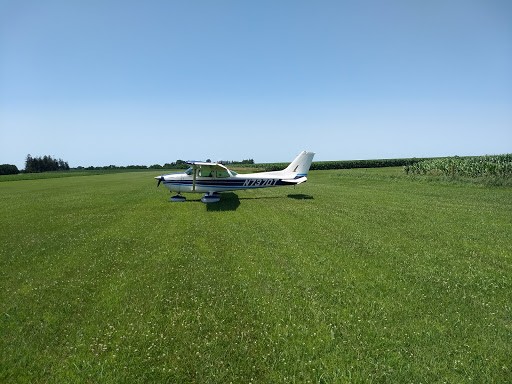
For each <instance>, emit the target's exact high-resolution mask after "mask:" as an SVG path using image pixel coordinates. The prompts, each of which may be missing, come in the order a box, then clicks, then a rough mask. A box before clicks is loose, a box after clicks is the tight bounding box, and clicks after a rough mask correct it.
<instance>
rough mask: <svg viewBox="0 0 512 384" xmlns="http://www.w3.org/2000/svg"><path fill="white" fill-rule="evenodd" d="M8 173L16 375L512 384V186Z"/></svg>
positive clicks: (7, 341) (6, 292)
mask: <svg viewBox="0 0 512 384" xmlns="http://www.w3.org/2000/svg"><path fill="white" fill-rule="evenodd" d="M157 175H158V171H156V172H155V171H153V172H151V171H144V172H130V173H117V174H105V175H90V176H83V175H80V176H75V177H65V178H49V179H39V180H19V181H3V182H0V382H3V383H4V382H5V383H10V382H30V383H73V382H76V383H78V382H80V383H82V382H87V383H89V382H90V383H112V382H126V383H146V382H158V383H193V382H197V383H208V382H211V383H229V382H233V383H239V382H245V383H250V382H253V383H291V382H312V383H344V382H351V383H352V382H353V383H358V382H386V383H402V382H404V383H405V382H407V383H409V382H411V383H412V382H414V383H435V382H449V383H454V382H461V383H462V382H464V383H468V382H475V383H480V382H493V383H500V382H502V383H505V382H510V381H511V380H512V189H511V188H505V187H489V186H482V185H477V184H471V183H463V182H461V183H451V182H444V181H439V180H437V181H432V180H429V179H423V178H418V177H411V176H406V175H405V174H403V171H402V170H401V169H399V168H386V169H359V170H333V171H313V172H310V174H309V181H308V182H307V183H305V184H302V185H300V186H298V187H296V188H293V187H283V188H271V189H261V190H253V191H242V192H237V193H236V194H235V193H225V194H224V195H223V199H222V200H221V202H220V203H218V204H212V205H208V206H206V205H204V204H203V203H201V202H200V201H199V199H200V197H201V195H199V194H197V195H192V194H189V195H187V198H188V201H187V202H185V203H170V202H168V197H169V196H170V194H169V193H168V191H167V190H166V189H165V188H162V187H160V188H158V189H157V188H156V182H155V180H154V179H153V176H157Z"/></svg>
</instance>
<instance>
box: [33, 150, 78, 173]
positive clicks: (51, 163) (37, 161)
mask: <svg viewBox="0 0 512 384" xmlns="http://www.w3.org/2000/svg"><path fill="white" fill-rule="evenodd" d="M49 171H69V164H68V162H67V161H64V160H62V159H54V158H53V157H51V156H48V155H45V156H42V157H32V156H31V155H30V154H29V155H27V158H26V159H25V172H26V173H38V172H49Z"/></svg>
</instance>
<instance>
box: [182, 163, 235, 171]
mask: <svg viewBox="0 0 512 384" xmlns="http://www.w3.org/2000/svg"><path fill="white" fill-rule="evenodd" d="M186 163H187V164H190V165H192V166H198V167H205V166H207V167H210V168H211V169H214V170H218V171H226V170H227V168H226V167H225V166H224V165H222V164H220V163H207V162H206V161H187V162H186Z"/></svg>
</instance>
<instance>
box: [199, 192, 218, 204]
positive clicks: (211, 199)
mask: <svg viewBox="0 0 512 384" xmlns="http://www.w3.org/2000/svg"><path fill="white" fill-rule="evenodd" d="M219 200H220V195H219V194H218V193H216V192H213V193H206V194H205V195H204V196H203V197H201V201H202V202H203V203H205V204H209V203H218V202H219Z"/></svg>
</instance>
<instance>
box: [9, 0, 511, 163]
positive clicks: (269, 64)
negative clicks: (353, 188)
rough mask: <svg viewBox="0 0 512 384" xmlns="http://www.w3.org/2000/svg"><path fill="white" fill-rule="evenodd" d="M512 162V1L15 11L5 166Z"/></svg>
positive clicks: (19, 4)
mask: <svg viewBox="0 0 512 384" xmlns="http://www.w3.org/2000/svg"><path fill="white" fill-rule="evenodd" d="M304 149H307V150H312V151H315V152H317V156H316V157H315V160H341V159H373V158H393V157H423V156H445V155H481V154H497V153H510V152H512V2H511V1H507V0H504V1H499V0H433V1H424V0H417V1H415V0H403V1H400V0H389V1H380V0H379V1H377V0H375V1H366V0H363V1H355V0H354V1H343V0H337V1H322V0H319V1H316V0H311V1H300V0H297V1H295V0H294V1H277V0H272V1H266V0H258V1H235V0H233V1H230V0H209V1H204V0H197V1H181V0H180V1H173V0H169V1H163V0H162V1H157V0H149V1H129V0H123V1H108V0H103V1H100V0H91V1H78V0H77V1H73V0H46V1H44V0H34V1H28V0H12V1H9V0H0V163H10V164H16V165H17V166H18V167H19V168H20V169H21V168H23V167H24V159H25V156H26V155H27V154H28V153H30V154H32V156H41V155H46V154H48V155H52V156H54V157H57V158H62V159H64V160H66V161H68V162H69V164H70V166H72V167H74V166H79V165H82V166H89V165H95V166H97V165H109V164H116V165H129V164H144V165H151V164H163V163H166V162H172V161H175V160H176V159H185V160H186V159H206V158H211V159H212V160H221V159H223V160H241V159H245V158H254V159H255V160H256V161H257V162H270V161H288V160H291V159H292V158H293V157H294V156H295V155H296V154H297V153H298V152H300V151H301V150H304Z"/></svg>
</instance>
